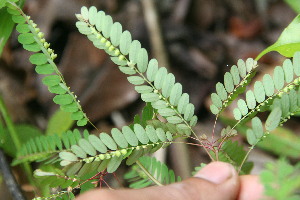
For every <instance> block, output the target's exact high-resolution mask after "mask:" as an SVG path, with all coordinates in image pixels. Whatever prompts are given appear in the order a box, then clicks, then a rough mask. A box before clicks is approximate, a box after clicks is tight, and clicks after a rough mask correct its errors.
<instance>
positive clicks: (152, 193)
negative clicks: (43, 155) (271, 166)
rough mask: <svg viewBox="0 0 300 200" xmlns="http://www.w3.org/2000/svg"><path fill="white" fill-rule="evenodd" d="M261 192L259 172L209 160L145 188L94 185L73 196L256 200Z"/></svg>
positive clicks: (95, 199)
mask: <svg viewBox="0 0 300 200" xmlns="http://www.w3.org/2000/svg"><path fill="white" fill-rule="evenodd" d="M262 194H263V186H262V185H261V184H260V182H259V178H258V176H254V175H247V176H238V174H237V172H236V171H235V169H234V168H233V166H231V165H229V164H228V163H223V162H212V163H210V164H208V165H207V166H206V167H204V168H203V169H201V170H200V171H199V172H198V173H197V174H196V175H195V176H194V177H191V178H188V179H186V180H184V181H181V182H178V183H174V184H170V185H167V186H154V187H148V188H144V189H118V190H108V189H101V190H100V189H97V190H93V191H90V192H86V193H84V194H83V195H80V196H79V197H78V198H76V200H102V199H105V200H122V199H124V198H126V199H130V200H220V199H221V200H258V199H261V198H262Z"/></svg>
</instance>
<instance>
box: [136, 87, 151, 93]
mask: <svg viewBox="0 0 300 200" xmlns="http://www.w3.org/2000/svg"><path fill="white" fill-rule="evenodd" d="M134 89H135V91H137V92H138V93H141V94H144V93H151V92H152V91H153V88H152V87H150V86H148V85H141V86H135V87H134Z"/></svg>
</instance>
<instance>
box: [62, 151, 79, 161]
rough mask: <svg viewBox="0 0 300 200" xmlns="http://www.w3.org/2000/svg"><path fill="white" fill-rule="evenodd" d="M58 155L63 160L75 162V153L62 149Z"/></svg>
mask: <svg viewBox="0 0 300 200" xmlns="http://www.w3.org/2000/svg"><path fill="white" fill-rule="evenodd" d="M59 157H60V158H61V159H63V160H68V161H71V162H75V161H77V160H78V159H77V156H75V154H73V153H71V152H66V151H62V152H60V153H59Z"/></svg>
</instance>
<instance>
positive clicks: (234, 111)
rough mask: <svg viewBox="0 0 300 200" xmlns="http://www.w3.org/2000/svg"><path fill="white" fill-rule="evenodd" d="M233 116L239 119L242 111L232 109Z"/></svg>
mask: <svg viewBox="0 0 300 200" xmlns="http://www.w3.org/2000/svg"><path fill="white" fill-rule="evenodd" d="M233 116H234V118H235V119H236V120H240V119H241V118H242V113H241V111H240V110H239V109H238V108H235V109H234V110H233Z"/></svg>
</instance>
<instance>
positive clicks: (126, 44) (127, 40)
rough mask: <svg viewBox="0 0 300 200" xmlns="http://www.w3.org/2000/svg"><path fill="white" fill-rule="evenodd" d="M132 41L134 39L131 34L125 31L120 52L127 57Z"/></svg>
mask: <svg viewBox="0 0 300 200" xmlns="http://www.w3.org/2000/svg"><path fill="white" fill-rule="evenodd" d="M131 41H132V39H131V34H130V32H129V31H124V32H123V33H122V35H121V38H120V51H121V53H122V54H123V55H127V54H128V53H129V49H130V45H131Z"/></svg>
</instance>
